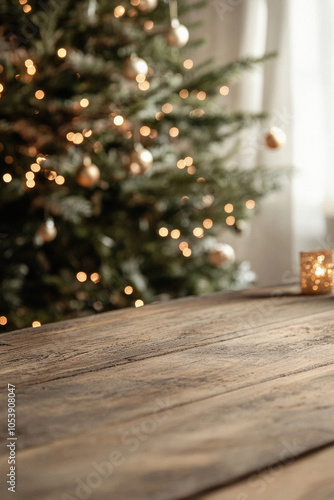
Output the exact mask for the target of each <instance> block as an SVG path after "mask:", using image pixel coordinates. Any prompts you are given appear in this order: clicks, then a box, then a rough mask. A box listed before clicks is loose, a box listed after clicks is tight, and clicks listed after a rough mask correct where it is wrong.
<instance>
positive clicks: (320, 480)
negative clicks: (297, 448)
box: [192, 446, 334, 500]
mask: <svg viewBox="0 0 334 500" xmlns="http://www.w3.org/2000/svg"><path fill="white" fill-rule="evenodd" d="M333 464H334V447H333V446H331V447H329V448H328V449H325V450H321V451H319V452H317V453H313V454H312V455H311V456H307V457H305V458H302V459H301V460H293V461H292V462H291V463H289V464H288V465H287V464H284V465H283V463H278V464H276V465H275V466H274V467H271V468H270V467H269V468H268V469H267V470H266V471H263V472H262V473H260V474H254V475H253V476H251V477H249V478H248V479H247V480H245V481H241V482H239V483H238V484H236V485H234V486H231V487H229V488H224V490H221V489H219V490H218V491H215V492H213V493H209V494H204V495H196V496H194V497H193V499H192V500H269V499H270V500H282V499H283V498H288V499H289V500H332V499H333V498H334V474H333Z"/></svg>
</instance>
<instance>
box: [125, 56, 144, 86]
mask: <svg viewBox="0 0 334 500" xmlns="http://www.w3.org/2000/svg"><path fill="white" fill-rule="evenodd" d="M122 73H123V75H124V76H125V77H126V78H128V79H129V80H135V79H136V77H137V76H138V75H144V76H146V75H147V73H148V66H147V63H146V62H145V61H144V59H141V58H140V57H137V56H136V55H132V56H131V57H128V58H127V59H125V61H124V63H123V67H122Z"/></svg>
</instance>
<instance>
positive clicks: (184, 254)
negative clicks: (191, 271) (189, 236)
mask: <svg viewBox="0 0 334 500" xmlns="http://www.w3.org/2000/svg"><path fill="white" fill-rule="evenodd" d="M182 254H183V257H190V255H191V254H192V251H191V249H190V248H185V249H184V250H183V252H182Z"/></svg>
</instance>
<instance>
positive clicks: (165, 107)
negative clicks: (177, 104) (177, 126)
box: [161, 102, 173, 114]
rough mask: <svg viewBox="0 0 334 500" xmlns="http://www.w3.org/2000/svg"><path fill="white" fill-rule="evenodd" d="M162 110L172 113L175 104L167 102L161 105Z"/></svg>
mask: <svg viewBox="0 0 334 500" xmlns="http://www.w3.org/2000/svg"><path fill="white" fill-rule="evenodd" d="M161 111H163V112H164V113H166V114H168V113H171V112H172V111H173V105H172V104H170V103H169V102H166V103H165V104H163V106H161Z"/></svg>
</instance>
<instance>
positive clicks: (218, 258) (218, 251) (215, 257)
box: [208, 243, 235, 267]
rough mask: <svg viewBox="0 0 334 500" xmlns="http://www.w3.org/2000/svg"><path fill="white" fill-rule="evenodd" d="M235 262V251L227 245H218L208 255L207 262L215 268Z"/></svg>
mask: <svg viewBox="0 0 334 500" xmlns="http://www.w3.org/2000/svg"><path fill="white" fill-rule="evenodd" d="M234 261H235V251H234V249H233V248H232V247H231V245H228V244H227V243H218V244H217V245H216V247H215V248H213V249H212V250H211V251H210V253H209V255H208V262H209V263H210V264H212V265H213V266H215V267H220V266H221V265H223V264H226V263H233V262H234Z"/></svg>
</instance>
